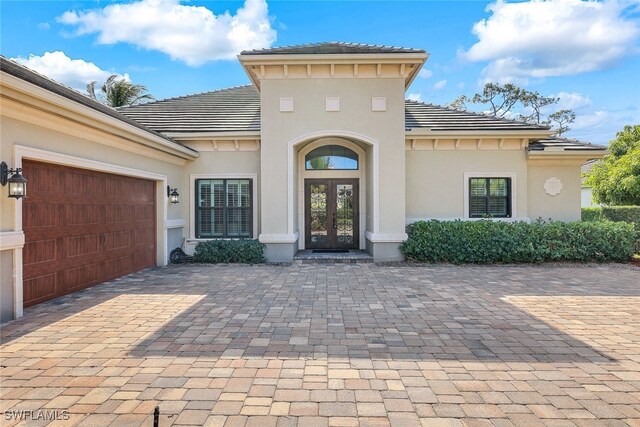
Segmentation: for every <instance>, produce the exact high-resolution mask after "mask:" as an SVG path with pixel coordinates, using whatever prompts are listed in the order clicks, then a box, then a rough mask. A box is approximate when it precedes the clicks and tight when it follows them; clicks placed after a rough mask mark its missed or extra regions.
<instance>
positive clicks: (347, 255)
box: [293, 249, 373, 264]
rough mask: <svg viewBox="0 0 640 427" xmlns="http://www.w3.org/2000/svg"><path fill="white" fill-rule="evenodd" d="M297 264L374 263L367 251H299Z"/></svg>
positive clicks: (296, 257) (296, 258)
mask: <svg viewBox="0 0 640 427" xmlns="http://www.w3.org/2000/svg"><path fill="white" fill-rule="evenodd" d="M293 260H294V261H295V262H300V263H303V264H306V263H342V264H357V263H361V262H363V263H364V262H373V257H372V256H371V254H370V253H369V252H367V251H358V250H345V251H327V250H317V249H316V250H313V249H307V250H304V251H298V253H296V256H295V257H293Z"/></svg>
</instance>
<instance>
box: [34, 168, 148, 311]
mask: <svg viewBox="0 0 640 427" xmlns="http://www.w3.org/2000/svg"><path fill="white" fill-rule="evenodd" d="M22 167H23V170H24V171H23V174H24V176H25V177H28V179H29V184H28V189H27V190H28V193H27V195H28V197H26V198H24V199H23V202H22V203H23V208H22V227H23V230H24V233H25V246H24V251H23V265H24V269H23V280H24V282H23V283H24V284H23V289H24V306H25V307H28V306H30V305H34V304H38V303H40V302H43V301H47V300H50V299H52V298H56V297H59V296H61V295H65V294H68V293H71V292H74V291H77V290H80V289H83V288H86V287H89V286H93V285H96V284H98V283H102V282H104V281H106V280H110V279H114V278H116V277H120V276H123V275H125V274H129V273H132V272H135V271H138V270H142V269H144V268H147V267H150V266H153V265H155V260H156V220H155V217H156V208H155V188H156V186H155V182H153V181H148V180H144V179H138V178H130V177H126V176H119V175H112V174H107V173H101V172H94V171H89V170H84V169H76V168H71V167H67V166H58V165H52V164H48V163H40V162H32V161H24V162H23V164H22Z"/></svg>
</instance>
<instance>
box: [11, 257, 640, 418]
mask: <svg viewBox="0 0 640 427" xmlns="http://www.w3.org/2000/svg"><path fill="white" fill-rule="evenodd" d="M1 351H2V368H1V370H0V373H1V378H2V390H1V400H2V410H3V411H6V410H9V411H12V410H16V411H17V410H20V409H27V410H29V409H31V410H38V409H57V410H67V411H68V412H69V419H68V420H65V421H61V422H60V423H59V424H60V425H62V424H65V425H87V426H102V425H113V426H127V425H140V424H143V425H149V426H150V425H151V422H152V420H151V416H150V414H151V413H152V412H153V408H154V407H155V406H156V405H157V404H159V406H160V410H161V413H162V416H161V420H160V425H161V426H168V425H172V424H173V425H183V424H190V425H203V424H206V425H212V426H217V425H230V426H242V425H247V426H262V427H265V426H273V425H282V426H287V425H298V426H316V425H335V426H351V425H388V424H391V425H394V426H396V425H397V426H412V425H422V426H438V425H446V426H458V425H470V426H475V425H478V426H483V425H496V426H508V425H525V426H534V425H548V426H572V425H612V426H616V425H627V424H629V425H640V270H638V269H631V268H622V267H616V266H600V267H583V268H580V267H557V268H555V267H554V268H551V267H433V268H431V267H415V268H414V267H381V266H376V265H370V264H359V265H293V266H290V267H286V266H259V267H250V266H246V267H199V266H195V267H194V266H179V267H168V268H165V269H156V270H148V271H145V272H141V273H138V274H134V275H131V276H128V277H126V278H123V279H120V280H116V281H113V282H109V283H107V284H104V285H100V286H97V287H95V288H92V289H88V290H85V291H83V292H79V293H76V294H74V295H71V296H67V297H64V298H61V299H58V300H54V301H51V302H48V303H45V304H41V305H39V306H36V307H34V308H31V309H28V310H27V311H26V313H25V317H24V318H23V319H21V320H19V321H16V322H11V323H9V324H6V325H3V327H2V346H1ZM6 414H7V413H5V414H3V421H2V423H3V425H4V424H7V425H11V424H12V423H15V422H14V421H7V420H6V419H5V417H9V416H10V415H11V414H13V412H9V413H8V414H9V415H6ZM34 414H37V412H34ZM44 423H45V422H41V424H44ZM35 424H38V423H34V422H28V423H25V425H35Z"/></svg>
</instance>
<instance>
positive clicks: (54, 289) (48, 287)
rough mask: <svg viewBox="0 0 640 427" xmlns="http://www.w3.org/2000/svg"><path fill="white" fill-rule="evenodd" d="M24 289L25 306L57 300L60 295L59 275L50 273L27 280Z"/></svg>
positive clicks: (24, 282)
mask: <svg viewBox="0 0 640 427" xmlns="http://www.w3.org/2000/svg"><path fill="white" fill-rule="evenodd" d="M22 287H23V289H24V294H23V299H24V302H25V306H29V305H33V304H37V303H39V302H43V301H47V300H49V299H52V298H55V297H56V296H57V295H58V293H59V289H58V275H57V273H49V274H43V275H40V276H37V277H33V278H31V279H25V280H24V281H23V285H22Z"/></svg>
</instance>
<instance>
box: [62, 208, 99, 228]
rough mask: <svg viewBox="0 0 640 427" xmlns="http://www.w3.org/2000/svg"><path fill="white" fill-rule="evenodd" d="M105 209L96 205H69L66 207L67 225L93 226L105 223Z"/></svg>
mask: <svg viewBox="0 0 640 427" xmlns="http://www.w3.org/2000/svg"><path fill="white" fill-rule="evenodd" d="M102 211H103V208H102V206H100V205H96V204H95V203H94V204H77V203H69V204H67V205H66V206H65V225H93V224H100V223H102V222H104V215H103V214H102Z"/></svg>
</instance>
